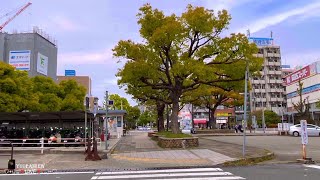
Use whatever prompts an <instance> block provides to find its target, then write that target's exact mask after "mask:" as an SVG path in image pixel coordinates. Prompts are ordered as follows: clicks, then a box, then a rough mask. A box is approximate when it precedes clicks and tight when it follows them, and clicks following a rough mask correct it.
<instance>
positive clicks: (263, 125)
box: [262, 107, 266, 133]
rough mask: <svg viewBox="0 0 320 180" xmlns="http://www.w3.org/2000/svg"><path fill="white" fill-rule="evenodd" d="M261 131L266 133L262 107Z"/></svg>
mask: <svg viewBox="0 0 320 180" xmlns="http://www.w3.org/2000/svg"><path fill="white" fill-rule="evenodd" d="M262 129H263V133H266V121H265V119H264V107H262Z"/></svg>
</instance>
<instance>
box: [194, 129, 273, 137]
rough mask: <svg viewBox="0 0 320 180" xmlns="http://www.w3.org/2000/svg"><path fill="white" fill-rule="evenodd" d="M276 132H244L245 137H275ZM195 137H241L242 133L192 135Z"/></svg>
mask: <svg viewBox="0 0 320 180" xmlns="http://www.w3.org/2000/svg"><path fill="white" fill-rule="evenodd" d="M277 135H278V131H265V132H263V131H252V132H250V131H249V130H247V131H246V136H277ZM193 136H196V137H202V136H243V133H208V134H193Z"/></svg>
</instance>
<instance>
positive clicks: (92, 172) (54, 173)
mask: <svg viewBox="0 0 320 180" xmlns="http://www.w3.org/2000/svg"><path fill="white" fill-rule="evenodd" d="M94 173H95V172H94V171H89V172H52V173H34V174H31V173H29V174H28V173H25V174H0V176H30V175H57V174H62V175H63V174H94Z"/></svg>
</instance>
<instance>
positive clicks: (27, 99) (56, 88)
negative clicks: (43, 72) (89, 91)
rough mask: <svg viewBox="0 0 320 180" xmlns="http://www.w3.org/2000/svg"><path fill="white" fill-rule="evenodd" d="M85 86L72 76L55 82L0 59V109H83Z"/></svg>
mask: <svg viewBox="0 0 320 180" xmlns="http://www.w3.org/2000/svg"><path fill="white" fill-rule="evenodd" d="M85 94H86V90H85V88H84V87H83V86H81V85H79V84H78V83H77V82H76V81H74V80H67V81H62V82H60V84H56V83H55V82H54V81H53V80H52V79H51V78H50V77H45V76H36V77H32V78H30V77H28V73H27V72H26V71H19V70H16V69H15V68H14V67H12V66H11V65H9V64H6V63H4V62H0V112H21V111H24V110H28V111H31V112H48V111H74V110H83V109H84V106H83V104H84V103H83V101H84V97H85Z"/></svg>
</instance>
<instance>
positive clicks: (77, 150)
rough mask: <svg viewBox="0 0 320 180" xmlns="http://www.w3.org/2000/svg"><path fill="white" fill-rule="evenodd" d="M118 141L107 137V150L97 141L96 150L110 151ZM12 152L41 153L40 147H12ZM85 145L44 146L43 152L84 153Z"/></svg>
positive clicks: (6, 151) (1, 149)
mask: <svg viewBox="0 0 320 180" xmlns="http://www.w3.org/2000/svg"><path fill="white" fill-rule="evenodd" d="M119 141H120V138H119V139H109V140H108V144H109V146H108V150H105V142H101V144H100V143H98V147H97V148H98V151H99V152H104V153H105V152H107V153H110V152H111V151H112V150H113V149H114V147H115V146H116V145H117V143H118V142H119ZM13 150H14V154H32V153H34V154H41V148H40V147H14V148H13ZM84 150H85V147H84V146H80V147H45V148H44V154H52V153H54V154H60V153H62V154H68V153H84ZM10 153H11V147H0V155H1V154H10Z"/></svg>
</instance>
